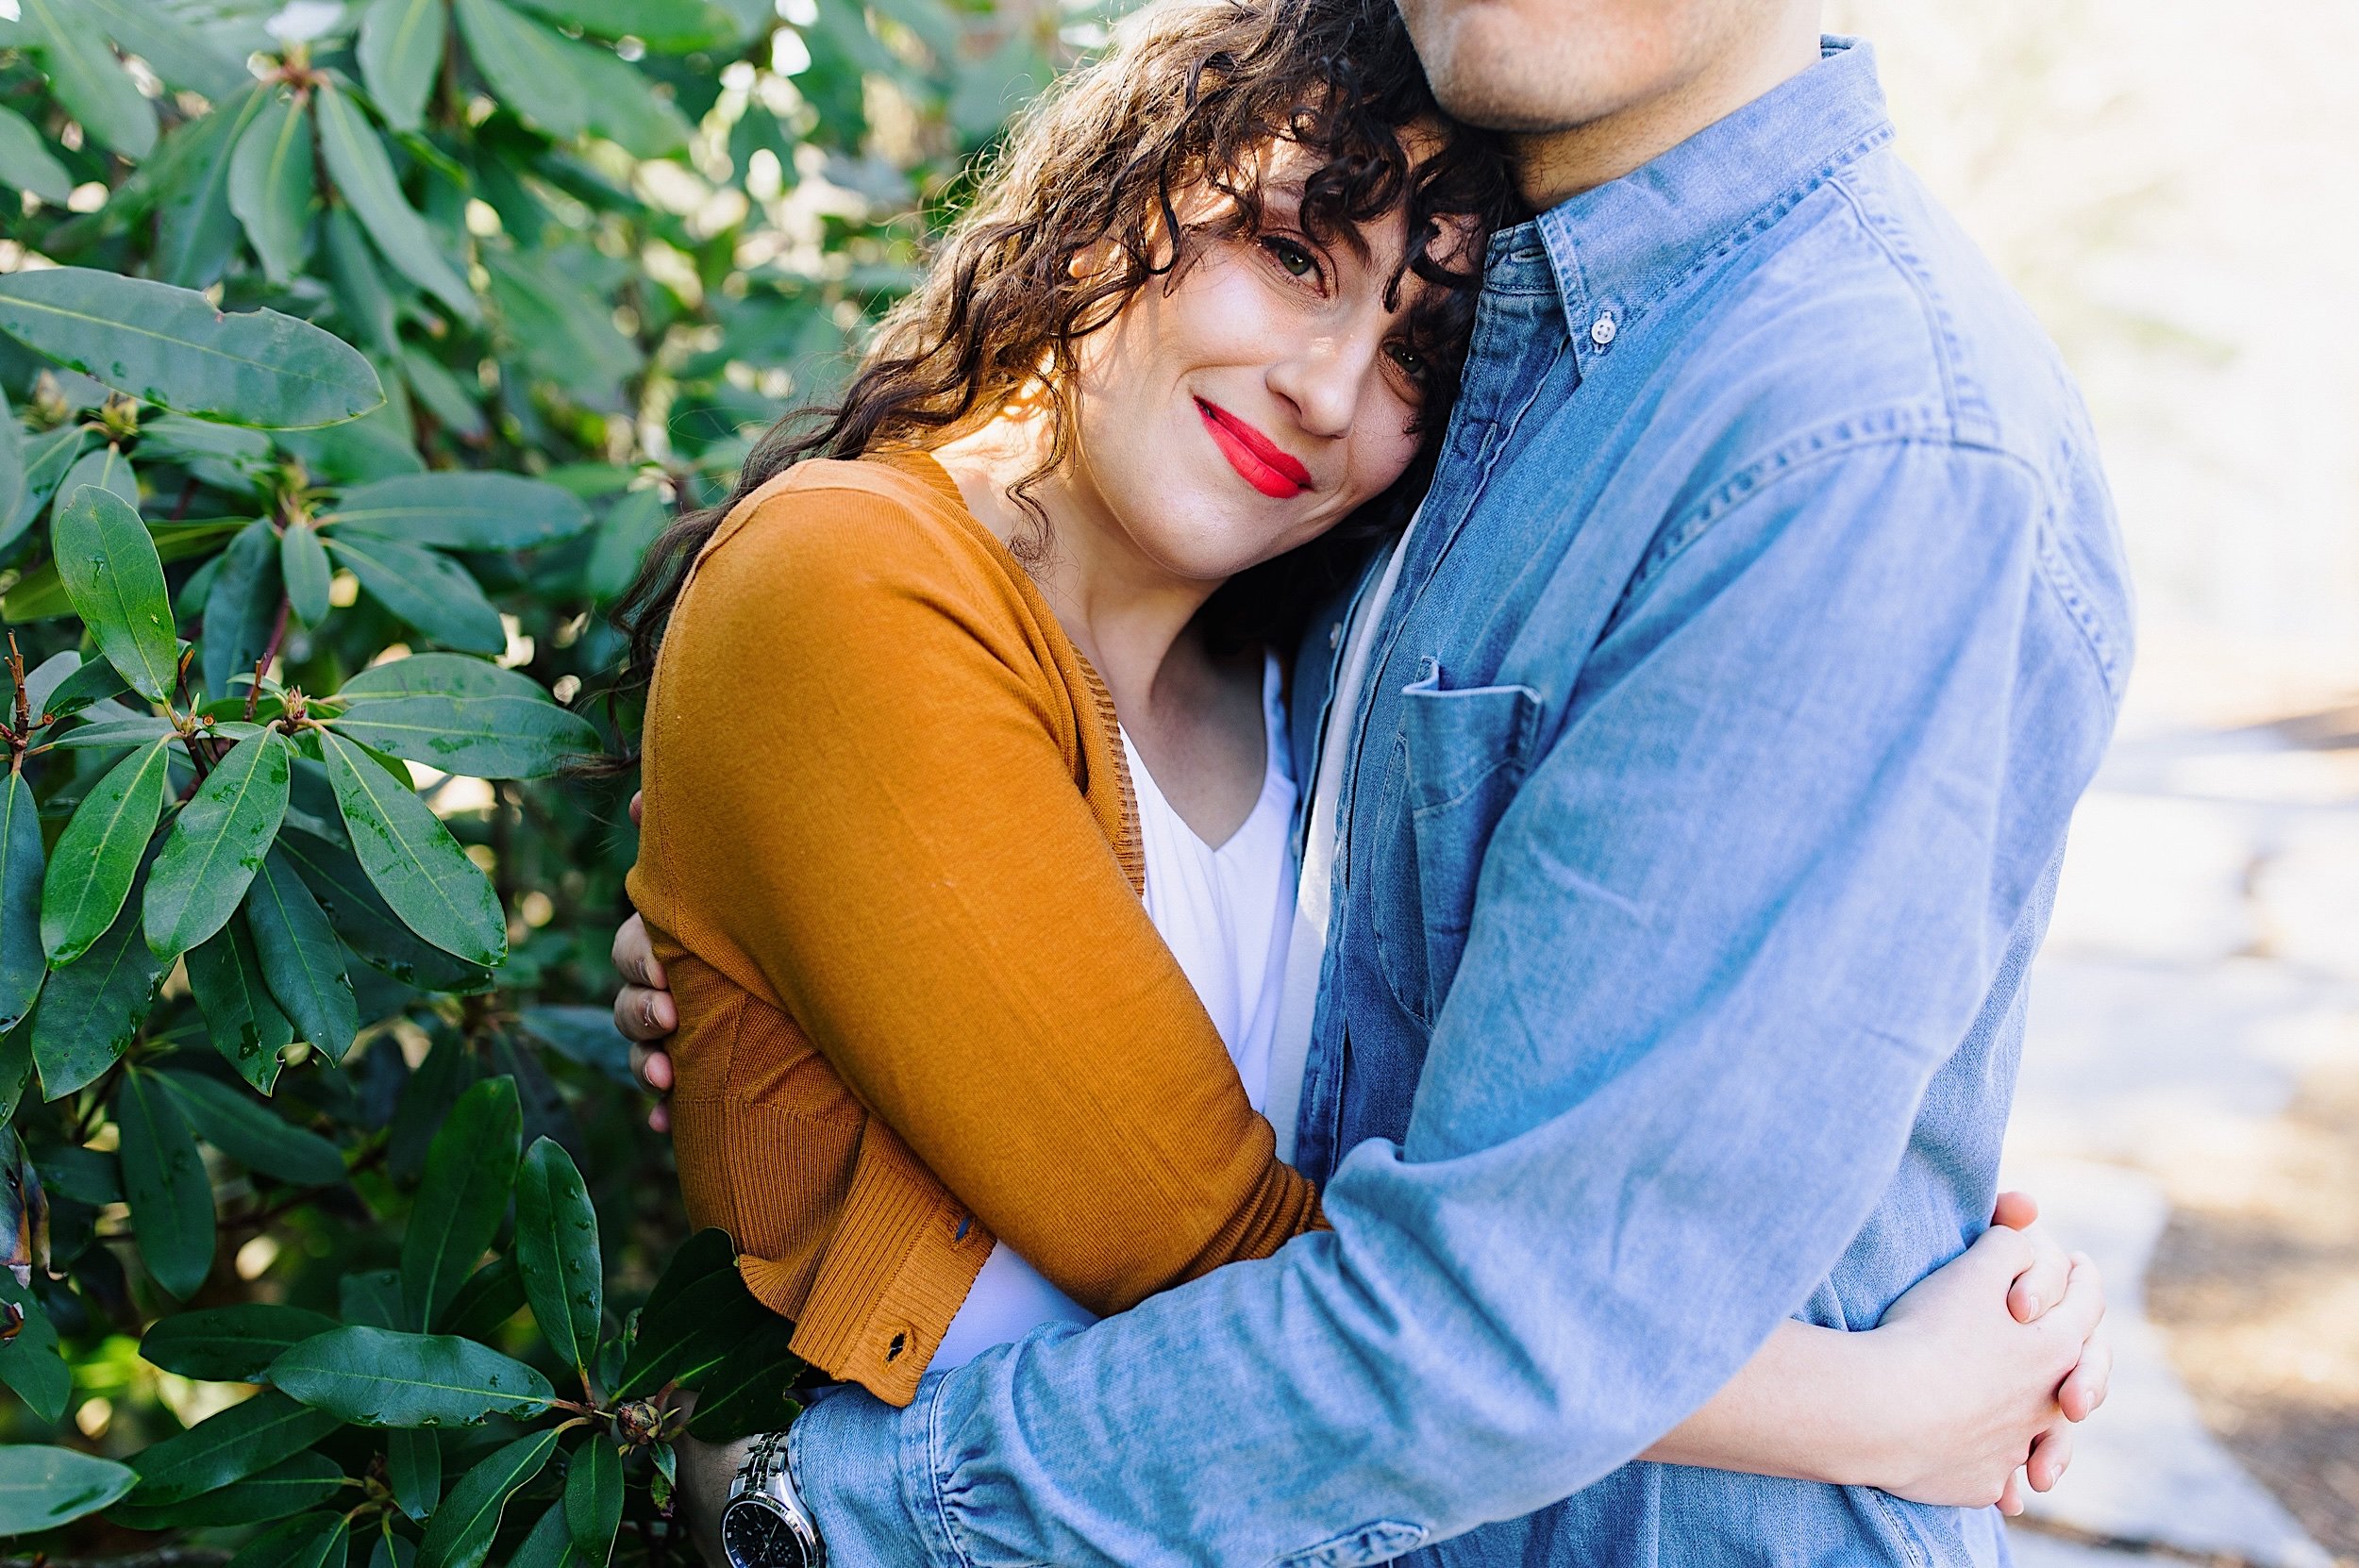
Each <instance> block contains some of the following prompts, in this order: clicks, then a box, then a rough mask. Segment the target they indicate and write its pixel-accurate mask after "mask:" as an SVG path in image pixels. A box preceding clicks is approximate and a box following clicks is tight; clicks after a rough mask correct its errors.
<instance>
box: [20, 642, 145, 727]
mask: <svg viewBox="0 0 2359 1568" xmlns="http://www.w3.org/2000/svg"><path fill="white" fill-rule="evenodd" d="M80 658H81V656H80V655H78V654H74V653H62V654H59V656H58V657H57V659H51V660H49V662H48V663H46V664H43V665H42V667H41V669H40V670H38V671H35V672H34V675H41V674H42V673H44V672H47V671H48V670H50V668H51V667H52V666H54V665H56V664H58V663H59V660H62V659H80ZM123 690H124V685H123V676H122V674H121V672H119V671H118V670H116V669H115V667H114V666H113V665H111V664H109V663H108V662H107V660H106V659H105V658H104V657H103V656H97V655H93V656H92V657H91V658H89V659H82V660H81V662H80V664H79V665H78V666H76V667H75V668H73V669H70V670H67V671H66V672H65V676H64V678H63V679H62V680H56V681H54V682H51V683H49V684H47V685H46V686H45V687H44V686H42V684H41V683H39V682H36V681H35V679H34V677H33V676H25V691H26V694H27V695H29V696H31V697H33V698H34V704H33V706H34V707H35V708H37V709H39V708H44V707H45V708H46V709H48V710H49V713H50V716H51V717H52V718H58V719H62V718H64V717H65V716H66V715H68V714H70V713H77V712H79V711H81V710H82V709H85V708H88V707H89V706H90V705H91V704H92V703H94V702H104V701H105V700H106V699H107V698H109V697H111V696H113V695H115V694H116V693H117V692H121V691H123Z"/></svg>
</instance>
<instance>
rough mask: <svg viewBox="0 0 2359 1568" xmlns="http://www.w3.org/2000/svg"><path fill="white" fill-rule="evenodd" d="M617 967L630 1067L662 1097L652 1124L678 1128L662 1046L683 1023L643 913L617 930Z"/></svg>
mask: <svg viewBox="0 0 2359 1568" xmlns="http://www.w3.org/2000/svg"><path fill="white" fill-rule="evenodd" d="M639 812H640V798H639V795H638V794H637V792H633V793H632V795H631V797H630V820H631V821H632V822H634V823H635V822H637V821H638V820H639ZM614 971H615V973H616V974H618V975H620V976H622V977H623V989H622V990H621V991H619V992H617V993H615V996H614V1026H615V1028H617V1029H619V1030H621V1031H622V1034H623V1037H624V1038H625V1039H627V1040H628V1041H629V1042H630V1070H631V1072H632V1073H634V1074H636V1075H637V1076H638V1078H639V1081H640V1082H641V1083H643V1084H644V1085H646V1087H647V1092H648V1093H651V1094H654V1095H655V1096H656V1103H655V1106H654V1109H650V1110H649V1111H648V1112H647V1126H651V1127H653V1128H655V1130H656V1131H658V1132H669V1131H670V1130H671V1128H672V1112H671V1109H670V1108H669V1107H668V1106H667V1105H666V1104H665V1101H664V1096H666V1095H668V1094H669V1093H671V1092H672V1059H671V1058H670V1057H669V1056H667V1055H665V1054H664V1053H663V1052H662V1051H661V1049H658V1047H659V1046H661V1043H663V1042H664V1041H666V1040H669V1039H670V1038H671V1037H672V1031H673V1030H675V1029H677V1028H678V1027H679V1009H678V1008H676V1007H675V1006H673V1003H672V989H671V982H670V981H669V979H667V978H666V977H665V976H664V973H663V964H662V962H661V960H660V959H657V958H656V956H655V944H654V943H653V942H650V941H648V939H647V923H646V922H645V921H644V920H641V919H640V918H639V917H638V916H637V915H635V914H634V915H632V916H631V917H630V918H629V919H628V920H626V921H625V922H623V924H622V926H621V928H620V929H618V930H616V931H615V933H614Z"/></svg>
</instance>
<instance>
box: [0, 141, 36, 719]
mask: <svg viewBox="0 0 2359 1568" xmlns="http://www.w3.org/2000/svg"><path fill="white" fill-rule="evenodd" d="M5 113H7V110H5V109H0V114H5ZM7 126H8V122H7V121H6V120H0V142H6V141H7V136H6V135H5V132H6V130H7ZM5 150H6V149H5V148H0V156H5ZM24 502H25V426H24V425H19V424H18V423H17V422H16V415H15V414H14V413H12V412H10V411H9V409H8V398H7V397H6V396H0V534H4V535H6V536H7V537H4V538H0V552H5V551H6V549H7V548H8V544H9V543H10V542H12V541H13V539H14V535H13V533H11V532H9V530H8V520H9V519H10V518H12V517H14V516H15V515H16V513H17V509H18V508H19V507H21V506H23V505H24ZM33 712H34V714H35V716H39V714H40V712H41V704H40V703H39V702H38V701H36V702H35V703H34V704H33ZM9 717H10V718H14V717H15V715H14V714H13V713H11V714H10V715H9Z"/></svg>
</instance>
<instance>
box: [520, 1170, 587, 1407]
mask: <svg viewBox="0 0 2359 1568" xmlns="http://www.w3.org/2000/svg"><path fill="white" fill-rule="evenodd" d="M515 1247H516V1267H517V1269H518V1270H519V1271H520V1272H521V1273H522V1274H523V1276H524V1281H525V1298H526V1299H527V1301H530V1302H531V1303H532V1316H533V1318H534V1320H535V1321H536V1322H538V1323H539V1324H540V1325H541V1333H542V1335H543V1336H544V1338H546V1339H547V1340H548V1342H549V1348H550V1349H551V1350H554V1351H556V1352H557V1355H558V1359H560V1360H564V1361H570V1362H571V1363H573V1365H574V1366H575V1367H576V1368H577V1370H580V1371H581V1372H582V1376H584V1377H585V1378H587V1377H588V1376H589V1373H588V1370H587V1369H588V1367H589V1364H590V1357H591V1355H592V1353H593V1352H594V1351H595V1350H596V1349H597V1348H598V1318H599V1314H600V1313H601V1312H602V1311H603V1310H604V1309H605V1307H604V1296H603V1294H602V1290H603V1287H602V1285H601V1283H600V1281H601V1280H602V1278H603V1277H604V1276H602V1275H601V1274H600V1272H599V1254H598V1215H597V1211H596V1210H595V1209H592V1208H591V1207H590V1191H589V1189H588V1188H587V1187H586V1186H584V1185H583V1183H582V1179H581V1172H580V1171H579V1170H577V1168H576V1167H575V1165H574V1160H573V1157H572V1156H571V1155H569V1154H567V1153H566V1152H565V1151H564V1150H563V1149H562V1148H560V1147H559V1146H558V1143H557V1141H556V1140H555V1139H551V1138H542V1139H538V1140H535V1141H534V1143H533V1145H532V1147H531V1148H530V1149H528V1150H527V1151H526V1153H525V1159H524V1168H523V1169H522V1170H521V1171H519V1172H518V1173H517V1176H516V1243H515Z"/></svg>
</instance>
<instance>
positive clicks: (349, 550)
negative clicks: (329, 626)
mask: <svg viewBox="0 0 2359 1568" xmlns="http://www.w3.org/2000/svg"><path fill="white" fill-rule="evenodd" d="M327 547H328V549H330V550H331V551H333V552H334V553H335V556H336V559H339V560H341V561H343V563H344V564H345V565H346V566H349V567H350V568H352V575H354V576H356V577H359V578H360V586H361V587H362V588H364V589H366V590H368V592H369V596H370V597H372V598H374V599H376V601H377V603H379V604H381V605H383V606H384V607H385V608H386V609H390V610H392V611H393V613H394V614H395V615H397V616H399V617H400V618H401V619H402V620H404V621H407V622H409V623H410V625H411V626H415V627H417V628H418V630H420V631H422V632H424V633H426V635H427V636H428V637H431V638H433V639H434V640H435V641H436V642H447V643H449V644H450V645H451V646H452V647H454V648H462V649H464V650H466V651H467V652H469V653H479V654H496V653H504V652H506V651H507V648H508V631H507V628H506V627H504V626H501V625H500V612H499V611H498V610H496V609H493V608H492V601H491V600H489V599H487V598H485V597H484V596H483V590H481V589H480V588H477V586H476V581H475V579H474V578H473V577H471V576H469V575H467V572H466V569H465V568H464V567H462V566H460V565H459V563H458V562H456V561H454V560H452V559H449V558H448V557H446V556H438V555H436V554H435V553H434V552H433V551H431V550H421V549H419V548H417V547H416V546H415V545H411V544H403V543H399V542H395V541H393V540H390V539H379V538H376V537H375V536H372V535H346V534H339V535H337V536H336V537H334V538H331V539H329V540H328V541H327Z"/></svg>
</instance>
